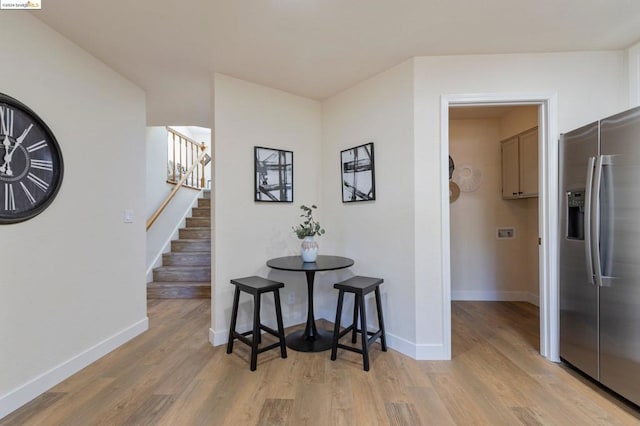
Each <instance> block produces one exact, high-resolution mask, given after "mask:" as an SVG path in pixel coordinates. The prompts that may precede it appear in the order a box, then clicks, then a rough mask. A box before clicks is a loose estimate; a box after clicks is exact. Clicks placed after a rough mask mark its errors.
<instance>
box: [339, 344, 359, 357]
mask: <svg viewBox="0 0 640 426" xmlns="http://www.w3.org/2000/svg"><path fill="white" fill-rule="evenodd" d="M337 347H338V348H340V349H346V350H348V351H351V352H355V353H357V354H360V355H362V349H360V348H356V347H354V346H347V345H343V344H342V343H338V345H337Z"/></svg>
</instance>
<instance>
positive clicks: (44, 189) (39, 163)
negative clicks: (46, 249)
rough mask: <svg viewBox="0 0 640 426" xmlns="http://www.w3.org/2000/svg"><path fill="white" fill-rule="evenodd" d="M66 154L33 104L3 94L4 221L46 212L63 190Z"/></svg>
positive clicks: (0, 195)
mask: <svg viewBox="0 0 640 426" xmlns="http://www.w3.org/2000/svg"><path fill="white" fill-rule="evenodd" d="M62 172H63V164H62V154H61V152H60V147H59V146H58V142H57V141H56V138H55V136H54V135H53V133H52V132H51V130H50V129H49V127H48V126H47V125H46V124H45V123H44V121H42V119H40V117H38V115H37V114H36V113H35V112H33V111H32V110H31V109H30V108H29V107H27V106H26V105H24V104H23V103H21V102H20V101H18V100H16V99H14V98H12V97H10V96H7V95H4V94H2V93H0V224H8V223H17V222H22V221H25V220H27V219H31V218H32V217H34V216H36V215H38V214H40V213H42V212H43V211H44V209H46V208H47V207H48V206H49V205H50V204H51V202H52V201H53V199H54V198H55V196H56V194H57V193H58V189H60V184H61V183H62Z"/></svg>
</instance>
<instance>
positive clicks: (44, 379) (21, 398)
mask: <svg viewBox="0 0 640 426" xmlns="http://www.w3.org/2000/svg"><path fill="white" fill-rule="evenodd" d="M148 329H149V318H148V317H145V318H144V319H141V320H140V321H138V322H136V323H134V324H132V325H130V326H129V327H127V328H125V329H124V330H122V331H120V332H118V333H116V334H114V335H113V336H111V337H108V338H107V339H105V340H103V341H102V342H99V343H97V344H96V345H94V346H92V347H90V348H89V349H87V350H85V351H84V352H81V353H79V354H78V355H76V356H74V357H73V358H71V359H69V360H67V361H65V362H63V363H61V364H59V365H57V366H55V367H53V368H52V369H50V370H49V371H46V372H44V373H42V374H41V375H39V376H38V377H36V378H35V379H33V380H31V381H29V382H27V383H25V384H24V385H22V386H20V387H18V388H16V389H14V390H12V391H10V392H8V393H7V394H5V395H2V396H0V419H1V418H3V417H4V416H6V415H7V414H9V413H11V412H12V411H14V410H17V409H18V408H20V407H22V406H23V405H24V404H26V403H27V402H29V401H31V400H32V399H34V398H36V397H37V396H39V395H41V394H42V393H44V392H46V391H47V390H49V389H51V388H52V387H54V386H55V385H57V384H58V383H60V382H62V381H63V380H65V379H67V378H69V377H70V376H72V375H73V374H75V373H77V372H78V371H80V370H82V369H83V368H85V367H86V366H87V365H89V364H91V363H92V362H94V361H96V360H98V359H100V358H102V357H103V356H105V355H106V354H108V353H109V352H111V351H113V350H114V349H116V348H118V347H119V346H122V345H123V344H125V343H126V342H128V341H129V340H131V339H133V338H134V337H136V336H138V335H139V334H141V333H144V332H145V331H147V330H148Z"/></svg>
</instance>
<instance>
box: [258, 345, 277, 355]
mask: <svg viewBox="0 0 640 426" xmlns="http://www.w3.org/2000/svg"><path fill="white" fill-rule="evenodd" d="M279 346H280V342H275V343H272V344H270V345H269V346H265V347H264V348H259V349H258V353H259V354H261V353H262V352H266V351H270V350H271V349H275V348H277V347H279Z"/></svg>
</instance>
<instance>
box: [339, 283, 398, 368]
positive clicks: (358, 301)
mask: <svg viewBox="0 0 640 426" xmlns="http://www.w3.org/2000/svg"><path fill="white" fill-rule="evenodd" d="M383 282H384V280H383V279H382V278H371V277H360V276H355V277H352V278H349V279H348V280H346V281H342V282H339V283H336V284H334V285H333V288H336V289H338V290H340V293H339V294H338V308H337V309H336V322H335V327H334V329H333V344H332V346H331V360H332V361H335V360H336V356H337V354H338V348H341V349H346V350H348V351H352V352H356V353H359V354H362V362H363V364H364V365H363V367H364V371H369V346H371V345H372V344H373V342H375V341H376V340H377V339H378V338H380V342H381V343H382V351H383V352H386V351H387V341H386V338H385V334H384V321H383V319H382V303H381V300H380V284H382V283H383ZM372 291H375V297H376V310H377V311H378V324H379V327H380V329H379V330H378V331H376V332H375V333H374V332H371V331H368V330H367V312H366V306H365V303H364V297H365V296H366V295H367V294H369V293H371V292H372ZM345 292H346V293H353V295H354V297H355V301H354V304H353V324H351V325H350V326H349V327H347V328H345V329H344V330H343V331H342V332H340V318H341V317H342V302H343V301H344V294H345ZM358 312H359V313H360V327H361V328H360V329H358ZM350 331H351V332H353V334H352V336H351V342H352V343H356V333H360V337H361V339H362V348H361V349H359V348H357V347H353V346H347V345H342V344H340V342H339V340H340V339H341V338H342V337H343V336H344V335H346V334H347V333H349V332H350Z"/></svg>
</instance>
